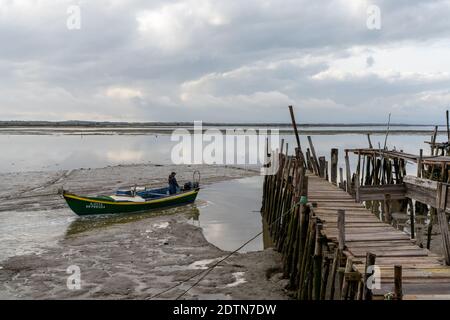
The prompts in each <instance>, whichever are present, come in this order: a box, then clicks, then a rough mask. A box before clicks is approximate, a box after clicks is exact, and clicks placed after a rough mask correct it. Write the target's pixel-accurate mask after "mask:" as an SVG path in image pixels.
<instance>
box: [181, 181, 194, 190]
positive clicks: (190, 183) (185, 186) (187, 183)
mask: <svg viewBox="0 0 450 320" xmlns="http://www.w3.org/2000/svg"><path fill="white" fill-rule="evenodd" d="M183 190H185V191H189V190H192V182H190V181H189V182H186V183H185V184H184V186H183Z"/></svg>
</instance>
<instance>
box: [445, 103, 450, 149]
mask: <svg viewBox="0 0 450 320" xmlns="http://www.w3.org/2000/svg"><path fill="white" fill-rule="evenodd" d="M445 115H446V118H447V142H450V124H449V118H448V110H447V111H445Z"/></svg>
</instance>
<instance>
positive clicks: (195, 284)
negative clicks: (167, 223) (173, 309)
mask: <svg viewBox="0 0 450 320" xmlns="http://www.w3.org/2000/svg"><path fill="white" fill-rule="evenodd" d="M301 201H302V199H301V198H300V200H299V201H298V202H296V203H294V204H293V205H292V206H291V208H289V210H287V211H286V212H284V213H282V214H281V215H280V216H279V217H278V218H276V219H275V220H274V221H272V223H270V224H269V225H268V227H271V226H272V225H273V224H274V223H276V222H278V221H279V220H280V219H281V218H283V217H284V216H286V215H287V214H289V213H291V211H292V210H294V209H295V208H296V207H297V206H298V205H300V204H301ZM262 233H263V231H261V232H258V234H256V235H255V236H253V237H252V238H250V239H249V240H247V241H246V242H244V243H243V244H242V245H241V246H240V247H239V248H237V249H235V250H233V251H232V252H230V253H229V254H228V255H226V256H225V257H224V258H222V259H220V260H219V261H217V262H216V263H214V264H213V265H212V266H210V267H208V268H207V269H206V270H202V271H200V272H198V273H196V274H194V275H193V276H191V277H189V278H187V279H185V280H183V281H181V282H180V283H178V284H176V285H174V286H172V287H170V288H167V289H165V290H163V291H161V292H159V293H157V294H155V295H153V296H151V297H150V298H149V299H150V300H151V299H154V298H157V297H159V296H161V295H163V294H164V293H166V292H169V291H171V290H173V289H175V288H177V287H178V286H181V285H182V284H185V283H186V282H188V281H190V280H192V279H194V278H195V277H197V276H199V275H201V274H203V273H204V274H203V276H201V277H200V278H199V279H198V280H197V281H196V282H194V283H193V284H192V285H191V286H190V287H189V288H188V289H186V290H185V291H183V293H181V294H180V295H178V296H177V297H176V299H175V300H178V299H180V298H182V297H183V296H184V295H185V294H186V293H188V292H189V291H190V290H191V289H192V288H194V287H195V286H197V285H198V284H199V283H200V282H201V281H202V280H203V279H204V278H205V277H206V276H207V275H208V274H209V273H210V272H211V271H212V270H214V268H215V267H217V266H218V265H219V264H221V263H222V262H224V261H225V260H226V259H228V258H229V257H231V256H232V255H233V254H235V253H237V252H238V251H239V250H241V249H242V248H244V247H245V246H246V245H248V244H249V243H250V242H252V241H253V240H255V239H256V238H257V237H259V236H260V235H261V234H262Z"/></svg>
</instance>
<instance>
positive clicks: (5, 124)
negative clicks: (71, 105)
mask: <svg viewBox="0 0 450 320" xmlns="http://www.w3.org/2000/svg"><path fill="white" fill-rule="evenodd" d="M193 124H194V122H109V121H78V120H69V121H16V120H8V121H0V128H11V127H17V128H19V127H20V128H22V127H25V128H26V127H52V128H53V127H54V128H56V127H77V128H80V127H81V128H136V127H152V128H155V127H170V128H177V127H192V126H193ZM203 126H206V127H279V128H284V127H291V126H292V124H291V123H268V122H260V123H257V122H241V123H236V122H222V123H219V122H203ZM390 126H391V127H434V126H435V124H411V123H391V125H390ZM438 126H444V125H438ZM297 127H299V128H308V127H318V128H319V127H384V128H386V127H387V125H386V123H298V124H297Z"/></svg>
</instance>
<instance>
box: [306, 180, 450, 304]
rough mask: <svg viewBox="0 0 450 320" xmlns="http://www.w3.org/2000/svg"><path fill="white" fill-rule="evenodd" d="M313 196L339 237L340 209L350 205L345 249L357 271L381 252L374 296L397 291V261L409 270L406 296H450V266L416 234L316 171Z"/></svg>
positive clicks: (332, 235) (331, 235) (328, 233)
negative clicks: (422, 244)
mask: <svg viewBox="0 0 450 320" xmlns="http://www.w3.org/2000/svg"><path fill="white" fill-rule="evenodd" d="M308 180H309V181H308V199H309V202H311V203H315V204H317V206H314V207H313V212H314V214H315V215H316V216H317V217H318V218H319V219H320V220H321V221H322V222H323V229H322V233H323V235H324V236H325V237H326V238H327V239H329V240H337V237H338V233H339V232H338V227H337V210H338V209H343V210H345V245H346V249H345V251H344V253H345V254H346V255H347V257H352V260H353V263H354V265H353V268H354V270H355V271H358V272H360V273H361V274H364V272H365V259H366V253H367V252H370V253H373V254H375V255H376V265H377V266H378V267H379V268H380V269H379V270H380V273H381V281H380V282H381V288H380V289H376V290H373V293H374V295H377V294H378V295H384V294H386V293H388V292H394V266H395V265H401V266H402V269H403V276H402V279H403V299H450V266H446V265H445V263H444V259H443V257H441V256H439V255H437V254H435V253H433V252H431V251H429V250H427V249H424V248H421V247H419V246H417V245H416V244H415V242H414V241H413V240H410V236H409V235H408V234H407V233H405V232H403V231H400V230H398V229H396V228H394V227H393V226H391V225H390V224H387V223H385V222H383V221H380V220H379V219H378V218H377V217H376V216H375V215H374V214H373V213H372V212H370V211H369V210H367V209H366V208H365V207H364V205H362V204H360V203H357V202H355V200H354V199H353V198H352V197H351V196H350V195H349V194H348V193H346V192H345V191H344V190H342V189H339V188H338V187H337V186H334V185H333V184H331V183H330V182H328V181H327V180H325V179H323V178H320V177H318V176H315V175H312V174H311V175H309V176H308Z"/></svg>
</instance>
